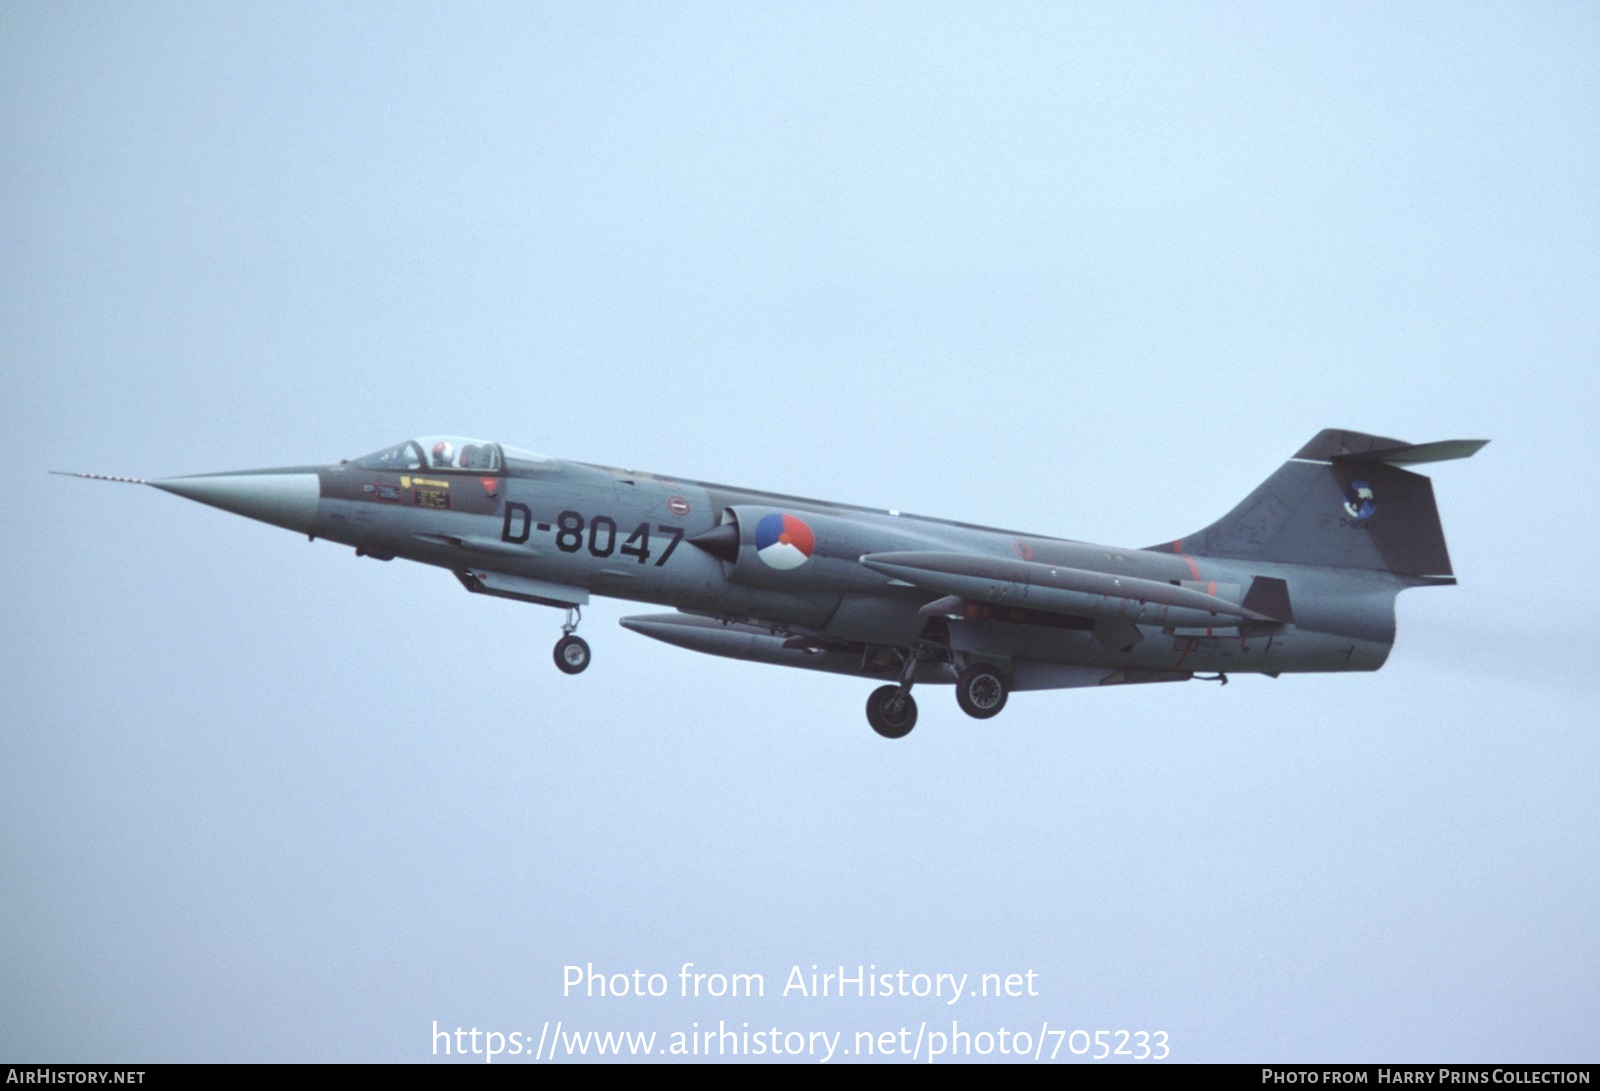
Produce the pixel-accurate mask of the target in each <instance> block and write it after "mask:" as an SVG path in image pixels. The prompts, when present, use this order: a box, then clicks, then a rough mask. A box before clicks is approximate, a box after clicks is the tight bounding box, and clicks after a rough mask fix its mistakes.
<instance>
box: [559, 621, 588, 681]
mask: <svg viewBox="0 0 1600 1091" xmlns="http://www.w3.org/2000/svg"><path fill="white" fill-rule="evenodd" d="M581 620H583V611H582V610H580V609H578V608H577V607H576V606H569V607H568V608H567V620H566V621H565V622H564V623H563V624H562V626H561V632H562V633H563V634H564V635H563V636H562V637H561V639H560V640H558V641H556V649H555V660H556V669H558V670H559V671H561V673H562V674H582V673H583V672H584V670H585V669H587V668H588V666H589V660H590V659H591V658H592V656H591V655H590V652H589V642H588V641H587V640H585V639H583V637H581V636H578V635H577V630H578V622H579V621H581Z"/></svg>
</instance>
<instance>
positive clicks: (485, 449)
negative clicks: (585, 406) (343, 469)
mask: <svg viewBox="0 0 1600 1091" xmlns="http://www.w3.org/2000/svg"><path fill="white" fill-rule="evenodd" d="M502 451H503V452H504V453H503V454H502ZM355 464H356V465H357V466H359V467H360V468H361V469H363V470H389V471H392V472H400V471H403V470H430V471H435V472H447V471H450V470H459V471H463V472H465V471H470V472H472V473H480V474H483V473H489V474H497V473H500V472H501V471H502V470H505V469H511V470H513V471H515V470H531V469H548V468H550V467H551V466H552V465H553V464H554V463H553V462H552V460H551V459H549V458H547V457H545V456H544V455H539V454H534V453H533V452H532V451H524V450H522V449H520V448H517V447H506V448H501V446H500V445H499V444H498V443H491V442H489V441H488V440H482V439H469V438H468V437H466V436H423V437H422V438H421V439H408V440H406V441H405V442H404V443H397V444H395V445H394V446H393V447H386V448H384V449H383V450H381V451H377V452H374V453H373V454H370V455H367V456H366V457H364V458H358V459H356V461H355Z"/></svg>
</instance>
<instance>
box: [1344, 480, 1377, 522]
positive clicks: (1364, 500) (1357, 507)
mask: <svg viewBox="0 0 1600 1091" xmlns="http://www.w3.org/2000/svg"><path fill="white" fill-rule="evenodd" d="M1344 510H1345V511H1347V512H1349V513H1350V518H1352V519H1371V518H1372V517H1373V516H1374V515H1376V514H1378V505H1377V503H1376V502H1375V501H1374V499H1373V496H1372V486H1371V485H1369V484H1367V483H1366V482H1365V481H1352V482H1350V487H1349V488H1348V489H1346V490H1344Z"/></svg>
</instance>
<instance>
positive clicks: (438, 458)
mask: <svg viewBox="0 0 1600 1091" xmlns="http://www.w3.org/2000/svg"><path fill="white" fill-rule="evenodd" d="M455 450H456V449H455V448H454V447H452V446H450V444H449V443H447V442H446V441H444V440H442V439H441V440H440V441H439V442H438V443H435V444H434V445H433V464H434V465H435V466H448V465H450V456H451V455H453V454H455Z"/></svg>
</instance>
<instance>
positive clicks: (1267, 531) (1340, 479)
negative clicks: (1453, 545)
mask: <svg viewBox="0 0 1600 1091" xmlns="http://www.w3.org/2000/svg"><path fill="white" fill-rule="evenodd" d="M1488 442H1489V441H1488V440H1476V439H1474V440H1444V441H1441V442H1438V443H1424V444H1410V443H1402V442H1401V441H1400V440H1396V439H1387V438H1385V437H1383V436H1370V435H1367V434H1366V433H1364V432H1346V431H1341V430H1339V429H1332V428H1330V429H1327V430H1325V431H1322V432H1319V433H1317V435H1316V438H1314V439H1313V440H1312V441H1311V442H1310V443H1308V444H1306V445H1305V446H1304V447H1302V448H1300V450H1299V451H1297V452H1296V453H1295V455H1294V457H1293V458H1291V459H1290V460H1289V461H1288V462H1285V463H1284V464H1283V466H1282V467H1280V468H1279V470H1278V472H1277V473H1275V474H1273V475H1272V476H1271V477H1269V478H1267V480H1266V481H1264V482H1262V483H1261V485H1260V486H1258V487H1257V488H1256V490H1255V491H1254V492H1252V493H1251V494H1250V495H1249V496H1247V497H1245V498H1244V500H1243V501H1241V502H1240V503H1239V505H1238V506H1237V507H1235V508H1234V509H1233V510H1232V511H1230V512H1229V513H1228V514H1227V515H1225V516H1223V517H1222V518H1221V519H1219V520H1217V521H1216V522H1215V523H1212V524H1211V525H1210V526H1208V527H1206V528H1205V529H1204V530H1201V531H1199V532H1197V533H1195V534H1191V535H1189V536H1187V537H1185V538H1180V539H1178V540H1177V541H1175V542H1169V543H1167V544H1165V545H1161V546H1155V547H1153V548H1154V549H1156V550H1158V551H1171V552H1178V553H1189V554H1194V555H1196V556H1206V557H1224V558H1229V559H1237V560H1252V561H1270V562H1273V563H1277V564H1308V565H1326V566H1330V567H1336V568H1366V569H1374V570H1377V571H1382V572H1389V573H1393V574H1394V575H1397V576H1401V577H1403V578H1405V579H1408V580H1414V581H1416V582H1418V583H1454V582H1455V578H1454V573H1453V572H1452V570H1451V567H1450V552H1449V550H1448V549H1447V548H1446V547H1445V542H1444V528H1443V527H1442V526H1441V525H1440V522H1439V509H1438V507H1437V505H1436V504H1435V503H1434V499H1433V483H1432V482H1431V481H1429V480H1428V478H1426V477H1424V476H1422V475H1421V474H1417V473H1412V472H1411V471H1409V470H1402V469H1400V468H1399V467H1400V465H1401V464H1407V465H1411V464H1416V463H1422V462H1441V461H1444V460H1447V459H1455V458H1468V457H1470V456H1471V455H1473V454H1475V453H1477V451H1478V450H1479V449H1480V448H1481V447H1483V445H1484V444H1486V443H1488Z"/></svg>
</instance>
